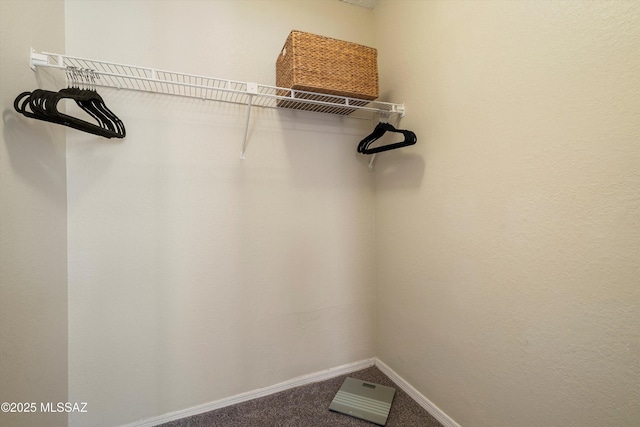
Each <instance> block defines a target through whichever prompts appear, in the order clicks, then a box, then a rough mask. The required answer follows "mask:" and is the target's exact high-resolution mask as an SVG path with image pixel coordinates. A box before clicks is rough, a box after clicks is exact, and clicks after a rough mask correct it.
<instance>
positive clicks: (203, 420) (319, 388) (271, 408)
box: [161, 366, 442, 427]
mask: <svg viewBox="0 0 640 427" xmlns="http://www.w3.org/2000/svg"><path fill="white" fill-rule="evenodd" d="M348 376H349V377H352V378H357V379H360V380H363V381H367V382H372V383H376V384H382V385H386V386H389V387H393V388H395V389H396V395H395V397H394V399H393V403H392V405H391V411H390V412H389V418H388V419H387V426H388V427H442V424H440V423H439V422H438V421H437V420H436V419H435V418H433V417H432V416H431V415H430V414H429V413H428V412H427V411H426V410H425V409H423V408H422V407H421V406H420V405H418V403H417V402H415V401H414V400H413V399H412V398H411V397H410V396H409V395H408V394H406V393H405V392H404V391H403V390H402V389H401V388H400V387H398V386H397V385H396V384H394V383H393V382H392V381H391V380H390V379H389V377H387V376H386V375H384V374H383V373H382V372H381V371H380V370H379V369H378V368H376V367H375V366H372V367H370V368H367V369H363V370H361V371H357V372H352V373H350V374H348V375H341V376H339V377H336V378H332V379H329V380H326V381H321V382H317V383H313V384H308V385H304V386H300V387H296V388H292V389H289V390H285V391H281V392H279V393H275V394H272V395H269V396H265V397H261V398H258V399H254V400H250V401H247V402H242V403H239V404H237V405H233V406H227V407H225V408H221V409H216V410H214V411H211V412H206V413H204V414H199V415H194V416H192V417H187V418H183V419H180V420H176V421H172V422H169V423H165V424H162V426H161V427H212V426H220V427H223V426H224V427H270V426H274V427H275V426H278V427H280V426H287V427H299V426H305V427H306V426H332V427H333V426H336V427H372V426H375V424H373V423H370V422H368V421H364V420H361V419H358V418H353V417H350V416H348V415H344V414H339V413H336V412H333V411H329V409H328V408H329V404H330V403H331V401H332V400H333V398H334V396H335V395H336V393H337V392H338V390H339V389H340V386H342V383H343V382H344V379H345V378H346V377H348Z"/></svg>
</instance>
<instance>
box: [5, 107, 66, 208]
mask: <svg viewBox="0 0 640 427" xmlns="http://www.w3.org/2000/svg"><path fill="white" fill-rule="evenodd" d="M2 120H3V122H4V130H3V137H4V141H5V144H6V146H7V153H8V157H9V161H10V163H11V166H12V168H13V170H14V172H15V173H16V174H17V175H19V176H20V177H22V178H23V179H24V180H25V181H26V182H28V183H29V184H30V185H31V186H32V187H33V188H36V189H37V190H39V191H40V192H42V193H43V194H45V195H47V196H48V197H51V198H53V199H58V197H59V196H58V193H59V191H60V188H64V187H65V185H66V184H65V182H66V176H65V174H64V168H61V166H60V165H61V164H64V163H65V148H64V135H65V134H64V132H60V131H56V130H54V129H53V128H52V126H51V125H49V124H46V123H37V121H36V120H31V119H27V118H24V117H22V116H21V115H20V114H18V113H17V112H15V111H13V109H5V110H4V111H3V113H2ZM29 122H34V123H29Z"/></svg>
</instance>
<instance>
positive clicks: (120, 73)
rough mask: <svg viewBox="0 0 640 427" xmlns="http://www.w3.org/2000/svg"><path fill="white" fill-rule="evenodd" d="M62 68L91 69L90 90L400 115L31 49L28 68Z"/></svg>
mask: <svg viewBox="0 0 640 427" xmlns="http://www.w3.org/2000/svg"><path fill="white" fill-rule="evenodd" d="M38 67H53V68H60V69H66V68H68V67H75V68H81V69H85V70H93V71H94V74H95V75H96V81H95V85H96V86H104V87H115V88H119V89H129V90H137V91H144V92H153V93H160V94H167V95H175V96H184V97H189V98H199V99H204V100H210V101H219V102H231V103H235V104H246V105H249V106H258V107H267V108H287V109H296V110H307V111H314V112H320V113H328V114H337V115H349V116H350V117H358V118H369V119H371V118H373V117H374V116H375V115H376V114H378V115H382V116H385V117H388V116H389V115H393V114H398V115H401V116H404V104H394V103H391V102H381V101H368V100H363V99H357V98H348V97H343V96H336V95H327V94H321V93H316V92H306V91H299V90H292V89H288V88H280V87H276V86H268V85H263V84H258V83H251V82H241V81H235V80H228V79H219V78H214V77H205V76H199V75H194V74H185V73H178V72H173V71H164V70H158V69H154V68H146V67H139V66H135V65H125V64H118V63H114V62H106V61H98V60H94V59H86V58H78V57H74V56H68V55H61V54H57V53H49V52H42V53H36V52H35V51H34V50H33V49H32V50H31V68H32V69H34V70H35V69H36V68H38Z"/></svg>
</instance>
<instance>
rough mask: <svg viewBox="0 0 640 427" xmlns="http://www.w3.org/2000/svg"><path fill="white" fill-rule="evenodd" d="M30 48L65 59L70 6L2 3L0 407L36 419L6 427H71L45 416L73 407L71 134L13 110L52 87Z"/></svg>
mask: <svg viewBox="0 0 640 427" xmlns="http://www.w3.org/2000/svg"><path fill="white" fill-rule="evenodd" d="M34 45H38V46H40V47H41V48H42V49H48V50H58V51H62V52H63V51H64V2H63V1H35V0H34V1H29V2H25V1H13V0H0V52H2V55H0V110H1V111H2V120H1V121H0V403H1V402H21V403H25V402H28V403H36V409H37V411H36V413H5V412H2V411H0V425H2V426H10V427H23V426H43V425H47V426H66V425H67V417H66V415H65V414H47V413H42V412H40V403H41V402H65V401H66V400H67V250H66V249H67V236H66V234H67V207H66V179H65V178H66V177H65V175H66V172H65V138H64V134H65V132H64V130H63V129H62V127H56V126H55V125H50V124H47V123H45V122H40V121H36V120H30V119H27V118H26V117H23V116H22V115H20V114H19V113H17V112H15V110H14V109H13V101H14V99H15V98H16V96H17V95H18V94H20V93H21V92H23V91H31V90H34V89H37V88H38V87H39V86H40V87H44V88H48V89H51V88H55V87H56V81H55V78H54V77H52V76H51V75H47V74H46V73H42V74H39V75H36V74H35V73H33V72H32V71H31V70H30V69H29V48H30V47H31V46H34ZM37 77H39V80H37ZM13 409H16V408H13ZM30 409H31V408H30Z"/></svg>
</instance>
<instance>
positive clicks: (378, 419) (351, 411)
mask: <svg viewBox="0 0 640 427" xmlns="http://www.w3.org/2000/svg"><path fill="white" fill-rule="evenodd" d="M395 394H396V389H394V388H391V387H387V386H384V385H380V384H373V383H370V382H367V381H362V380H357V379H355V378H351V377H347V378H346V379H345V380H344V383H342V387H340V390H338V393H336V396H335V397H334V398H333V400H332V401H331V404H330V405H329V409H330V410H331V411H335V412H340V413H343V414H346V415H351V416H352V417H356V418H362V419H363V420H367V421H371V422H372V423H376V424H378V425H381V426H384V425H385V424H386V423H387V417H388V416H389V411H390V410H391V402H393V397H394V396H395Z"/></svg>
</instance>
